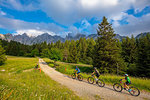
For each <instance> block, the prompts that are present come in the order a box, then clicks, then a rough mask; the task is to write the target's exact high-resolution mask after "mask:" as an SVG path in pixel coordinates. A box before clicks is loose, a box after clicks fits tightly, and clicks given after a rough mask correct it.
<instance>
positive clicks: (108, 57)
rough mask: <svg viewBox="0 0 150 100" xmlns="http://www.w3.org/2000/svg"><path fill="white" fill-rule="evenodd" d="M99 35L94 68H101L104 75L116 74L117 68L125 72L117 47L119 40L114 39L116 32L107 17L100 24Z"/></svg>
mask: <svg viewBox="0 0 150 100" xmlns="http://www.w3.org/2000/svg"><path fill="white" fill-rule="evenodd" d="M97 34H98V38H97V40H96V46H95V56H94V59H93V66H95V67H98V68H100V71H101V72H104V73H116V71H117V66H119V69H120V70H123V69H124V67H125V66H123V65H124V64H123V60H122V59H121V56H120V51H119V48H118V47H117V40H116V39H115V38H114V37H115V34H114V30H113V28H112V26H111V24H109V23H108V21H107V18H106V17H103V21H102V22H101V24H99V26H98V30H97Z"/></svg>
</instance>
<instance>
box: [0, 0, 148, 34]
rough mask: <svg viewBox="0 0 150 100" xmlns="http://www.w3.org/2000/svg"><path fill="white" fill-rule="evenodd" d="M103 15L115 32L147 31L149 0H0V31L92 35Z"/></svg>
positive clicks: (135, 32)
mask: <svg viewBox="0 0 150 100" xmlns="http://www.w3.org/2000/svg"><path fill="white" fill-rule="evenodd" d="M103 16H106V17H107V18H108V21H109V22H110V23H111V24H112V26H113V28H114V30H115V33H117V34H120V35H125V36H131V34H133V35H134V36H136V35H137V34H139V33H141V32H150V0H0V34H6V33H11V34H14V35H16V34H23V33H27V34H28V35H29V36H37V35H40V34H42V33H45V32H46V33H49V34H51V35H60V36H62V37H65V36H66V35H67V34H68V33H72V35H75V34H77V33H83V34H86V35H89V34H96V29H97V25H98V24H99V23H101V21H102V17H103Z"/></svg>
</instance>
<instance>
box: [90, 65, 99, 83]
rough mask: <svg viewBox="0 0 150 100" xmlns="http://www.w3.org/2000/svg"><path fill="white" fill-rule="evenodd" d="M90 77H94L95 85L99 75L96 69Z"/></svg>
mask: <svg viewBox="0 0 150 100" xmlns="http://www.w3.org/2000/svg"><path fill="white" fill-rule="evenodd" d="M92 75H93V76H94V78H95V81H96V83H97V81H98V78H99V76H100V74H99V71H98V70H97V69H96V67H94V72H93V73H92Z"/></svg>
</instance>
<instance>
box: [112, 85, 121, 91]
mask: <svg viewBox="0 0 150 100" xmlns="http://www.w3.org/2000/svg"><path fill="white" fill-rule="evenodd" d="M113 88H114V90H115V91H117V92H121V91H122V89H123V88H122V86H121V85H120V84H119V83H115V84H114V85H113Z"/></svg>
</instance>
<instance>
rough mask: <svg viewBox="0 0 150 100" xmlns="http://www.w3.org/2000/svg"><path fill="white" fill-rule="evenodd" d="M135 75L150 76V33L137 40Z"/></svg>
mask: <svg viewBox="0 0 150 100" xmlns="http://www.w3.org/2000/svg"><path fill="white" fill-rule="evenodd" d="M137 48H138V49H137V52H138V53H137V75H138V76H142V77H150V34H147V35H146V36H145V37H141V38H140V39H139V40H137Z"/></svg>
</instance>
